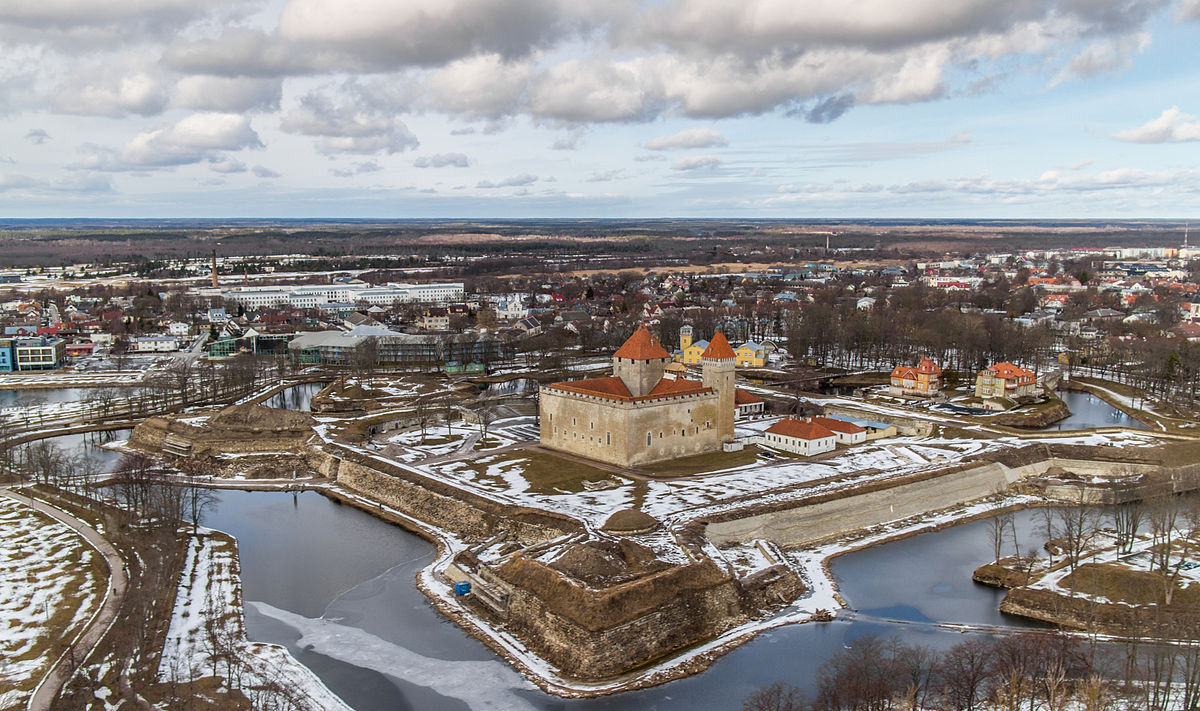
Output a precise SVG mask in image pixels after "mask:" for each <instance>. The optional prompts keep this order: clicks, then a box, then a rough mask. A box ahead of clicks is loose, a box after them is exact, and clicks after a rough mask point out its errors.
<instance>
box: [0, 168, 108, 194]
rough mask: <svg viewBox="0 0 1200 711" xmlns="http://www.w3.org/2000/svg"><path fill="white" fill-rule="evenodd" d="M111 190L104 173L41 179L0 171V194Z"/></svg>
mask: <svg viewBox="0 0 1200 711" xmlns="http://www.w3.org/2000/svg"><path fill="white" fill-rule="evenodd" d="M112 190H113V186H112V181H111V180H109V178H108V176H106V175H69V176H67V177H65V178H60V179H56V180H43V179H38V178H31V177H29V176H27V175H14V174H11V173H0V194H4V193H17V192H20V193H28V194H52V195H65V194H70V193H75V194H89V193H110V192H112Z"/></svg>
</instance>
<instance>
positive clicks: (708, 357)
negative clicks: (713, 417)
mask: <svg viewBox="0 0 1200 711" xmlns="http://www.w3.org/2000/svg"><path fill="white" fill-rule="evenodd" d="M736 360H737V357H736V356H735V355H734V353H733V348H732V347H730V345H729V341H728V340H726V338H725V334H724V333H721V332H720V331H717V332H716V333H715V334H713V337H712V340H711V341H709V342H708V348H706V349H704V353H703V354H702V355H701V356H700V363H701V366H700V367H701V372H702V373H703V380H704V387H706V388H712V389H713V390H716V391H717V394H718V395H720V399H719V400H718V401H717V407H718V408H719V410H718V412H717V432H718V433H719V436H720V438H721V441H722V442H728V441H731V440H732V439H733V415H734V402H733V400H734V395H735V394H736V393H735V390H736V387H737V386H736V385H735V384H734V380H733V378H734V366H735V361H736Z"/></svg>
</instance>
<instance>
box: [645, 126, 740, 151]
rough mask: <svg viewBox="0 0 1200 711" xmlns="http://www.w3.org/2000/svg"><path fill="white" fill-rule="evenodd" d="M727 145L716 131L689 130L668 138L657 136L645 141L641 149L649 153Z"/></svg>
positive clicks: (703, 129)
mask: <svg viewBox="0 0 1200 711" xmlns="http://www.w3.org/2000/svg"><path fill="white" fill-rule="evenodd" d="M728 145H729V139H728V138H726V137H725V136H724V135H723V134H722V133H721V132H720V131H718V130H716V129H712V128H689V129H687V130H686V131H680V132H679V133H673V134H671V135H670V136H659V137H658V138H654V139H651V140H649V141H646V145H645V146H643V148H646V149H648V150H651V151H670V150H676V149H681V148H711V147H714V146H728Z"/></svg>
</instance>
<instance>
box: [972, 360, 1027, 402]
mask: <svg viewBox="0 0 1200 711" xmlns="http://www.w3.org/2000/svg"><path fill="white" fill-rule="evenodd" d="M1036 394H1037V376H1036V375H1034V374H1033V372H1032V371H1029V370H1026V369H1024V368H1020V367H1017V366H1015V365H1013V364H1012V363H1009V362H1004V363H997V364H995V365H993V366H992V367H990V368H987V369H985V370H981V371H979V374H978V375H976V376H975V397H978V398H983V399H985V400H986V399H988V398H1000V397H1004V398H1013V399H1016V398H1019V397H1028V396H1032V395H1036Z"/></svg>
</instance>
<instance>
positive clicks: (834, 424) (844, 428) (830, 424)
mask: <svg viewBox="0 0 1200 711" xmlns="http://www.w3.org/2000/svg"><path fill="white" fill-rule="evenodd" d="M812 421H813V422H815V423H816V424H818V425H820V426H822V427H824V428H825V429H828V430H833V431H834V432H844V433H846V434H858V433H859V432H866V431H867V430H866V428H864V427H859V426H858V425H856V424H854V423H853V422H846V421H845V420H835V419H833V418H832V417H814V418H812Z"/></svg>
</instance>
